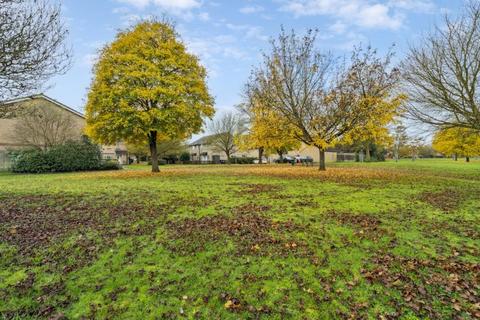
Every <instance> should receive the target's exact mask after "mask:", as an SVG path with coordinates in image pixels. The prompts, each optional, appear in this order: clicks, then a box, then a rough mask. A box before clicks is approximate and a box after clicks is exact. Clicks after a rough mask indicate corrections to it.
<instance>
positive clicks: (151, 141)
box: [148, 131, 160, 172]
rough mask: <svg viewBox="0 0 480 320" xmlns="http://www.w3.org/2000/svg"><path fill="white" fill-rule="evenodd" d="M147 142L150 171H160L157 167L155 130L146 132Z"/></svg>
mask: <svg viewBox="0 0 480 320" xmlns="http://www.w3.org/2000/svg"><path fill="white" fill-rule="evenodd" d="M148 143H149V145H150V158H151V160H152V172H160V169H159V168H158V154H157V131H150V133H149V134H148Z"/></svg>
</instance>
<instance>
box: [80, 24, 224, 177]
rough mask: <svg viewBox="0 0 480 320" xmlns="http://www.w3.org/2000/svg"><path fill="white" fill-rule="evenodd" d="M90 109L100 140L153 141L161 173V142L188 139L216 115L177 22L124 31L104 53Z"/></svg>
mask: <svg viewBox="0 0 480 320" xmlns="http://www.w3.org/2000/svg"><path fill="white" fill-rule="evenodd" d="M94 71H95V78H94V80H93V83H92V85H91V89H90V93H89V94H88V102H87V106H86V116H87V128H86V131H87V133H88V134H89V135H90V136H91V137H93V138H94V139H95V140H96V141H99V142H102V143H114V142H115V141H117V140H125V141H127V142H138V141H148V144H149V148H150V154H151V159H152V172H158V171H159V167H158V150H157V141H159V140H169V139H170V140H173V139H185V138H186V137H188V136H190V135H191V134H193V133H196V132H199V131H200V130H201V127H202V125H203V120H204V118H205V117H212V116H213V114H214V112H215V110H214V108H213V98H212V97H211V96H210V94H209V92H208V88H207V84H206V71H205V69H204V68H203V67H202V66H201V65H200V63H199V61H198V58H197V57H195V56H194V55H192V54H190V53H188V52H187V50H186V48H185V45H184V44H183V43H182V42H181V41H180V40H179V39H178V34H177V33H176V31H175V29H174V28H173V26H172V24H171V23H169V22H166V21H158V20H148V21H143V22H140V23H138V24H137V25H135V26H133V27H131V28H128V29H127V30H125V31H122V32H120V33H119V34H118V35H117V37H116V39H115V41H114V42H113V43H111V44H109V45H107V46H106V47H105V48H103V50H102V51H101V52H100V58H99V61H98V63H97V64H96V65H95V68H94Z"/></svg>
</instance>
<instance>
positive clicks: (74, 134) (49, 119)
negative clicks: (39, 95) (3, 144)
mask: <svg viewBox="0 0 480 320" xmlns="http://www.w3.org/2000/svg"><path fill="white" fill-rule="evenodd" d="M80 138H81V128H80V127H79V126H78V124H77V123H75V120H74V118H73V116H72V115H70V114H68V113H67V112H63V111H61V110H57V109H54V108H53V107H50V106H48V105H41V104H35V105H29V106H24V107H22V109H21V111H19V112H17V117H16V123H15V127H14V129H13V132H12V139H14V140H15V141H16V142H17V143H19V144H21V145H25V146H31V147H36V148H40V149H44V150H45V149H48V148H50V147H52V146H55V145H59V144H62V143H65V142H66V141H68V140H77V139H80Z"/></svg>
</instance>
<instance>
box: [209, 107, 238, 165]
mask: <svg viewBox="0 0 480 320" xmlns="http://www.w3.org/2000/svg"><path fill="white" fill-rule="evenodd" d="M210 131H211V132H212V135H211V136H210V138H209V141H208V142H209V143H210V144H211V145H212V146H213V147H214V148H215V149H216V150H218V151H221V152H224V153H225V155H226V156H227V160H228V161H230V157H231V156H232V154H234V153H235V152H236V151H237V150H238V146H237V144H236V143H235V137H237V136H239V135H241V134H243V132H244V131H245V119H243V118H242V117H241V116H240V115H238V114H234V113H232V112H228V113H225V114H224V115H223V116H222V117H221V118H219V119H217V120H214V121H213V122H212V123H211V125H210Z"/></svg>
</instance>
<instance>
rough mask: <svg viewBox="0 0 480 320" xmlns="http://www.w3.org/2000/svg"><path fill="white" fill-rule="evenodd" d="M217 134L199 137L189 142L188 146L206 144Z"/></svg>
mask: <svg viewBox="0 0 480 320" xmlns="http://www.w3.org/2000/svg"><path fill="white" fill-rule="evenodd" d="M217 135H218V134H211V135H208V136H204V137H201V138H199V139H197V140H195V141H193V142H191V143H189V144H188V145H189V146H190V147H193V146H200V145H207V144H210V141H211V139H212V138H213V137H215V136H217Z"/></svg>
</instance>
